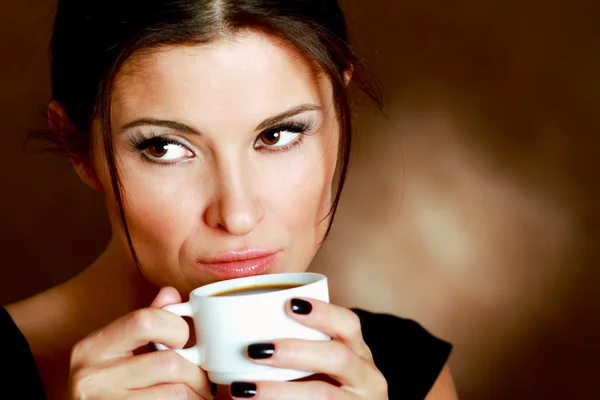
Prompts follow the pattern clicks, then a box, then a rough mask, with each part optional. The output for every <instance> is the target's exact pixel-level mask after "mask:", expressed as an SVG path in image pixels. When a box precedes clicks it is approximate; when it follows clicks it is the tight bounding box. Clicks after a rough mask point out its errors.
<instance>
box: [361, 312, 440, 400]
mask: <svg viewBox="0 0 600 400" xmlns="http://www.w3.org/2000/svg"><path fill="white" fill-rule="evenodd" d="M352 311H354V313H356V314H357V315H358V317H359V318H360V322H361V326H362V333H363V338H364V340H365V342H366V344H367V345H368V346H369V348H370V349H371V352H372V353H373V359H374V361H375V365H376V366H377V368H378V369H379V370H380V371H381V373H382V374H383V375H384V376H385V378H386V380H387V382H388V388H389V397H390V399H399V398H402V399H424V398H425V396H426V395H427V393H428V392H429V390H430V389H431V387H432V386H433V384H434V383H435V381H436V379H437V377H438V376H439V374H440V372H441V371H442V369H443V368H444V365H445V364H446V362H447V361H448V357H449V356H450V352H451V350H452V345H451V344H450V343H448V342H446V341H444V340H441V339H439V338H437V337H435V336H433V335H432V334H431V333H429V332H428V331H427V330H426V329H425V328H423V327H422V326H421V325H419V324H418V323H417V322H415V321H413V320H409V319H403V318H399V317H396V316H393V315H389V314H375V313H371V312H368V311H364V310H360V309H353V310H352Z"/></svg>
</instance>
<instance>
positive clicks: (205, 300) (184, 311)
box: [156, 272, 330, 385]
mask: <svg viewBox="0 0 600 400" xmlns="http://www.w3.org/2000/svg"><path fill="white" fill-rule="evenodd" d="M271 285H273V286H278V285H282V286H287V285H299V286H297V287H292V288H287V289H278V290H263V291H260V289H259V290H257V291H254V292H249V293H243V292H242V293H240V292H237V293H234V294H232V295H219V294H222V293H224V292H230V291H236V290H238V289H243V288H253V289H254V288H260V287H264V286H271ZM297 297H304V298H312V299H317V300H320V301H323V302H329V290H328V285H327V277H326V276H324V275H321V274H316V273H308V272H302V273H286V274H267V275H258V276H251V277H245V278H239V279H232V280H227V281H221V282H216V283H212V284H209V285H206V286H202V287H200V288H198V289H195V290H194V291H192V292H191V293H190V300H189V301H188V302H187V303H181V304H173V305H169V306H166V307H164V309H165V310H167V311H170V312H172V313H174V314H177V315H179V316H182V317H184V316H185V317H191V318H192V319H193V321H194V328H195V331H196V345H195V346H193V347H190V348H187V349H182V350H175V351H177V353H179V354H180V355H182V356H183V357H185V358H186V359H188V360H189V361H191V362H192V363H194V364H196V365H198V366H200V367H201V368H202V369H203V370H205V371H206V372H207V373H208V377H209V379H210V380H211V381H212V382H214V383H217V384H221V385H229V384H231V383H232V382H234V381H243V382H256V381H289V380H295V379H300V378H304V377H306V376H309V375H312V374H313V373H314V372H310V371H297V370H291V369H282V368H274V367H269V366H265V365H258V364H255V363H253V362H252V361H251V360H250V359H249V358H248V355H247V348H248V346H249V345H251V344H253V343H264V342H270V341H272V340H275V339H304V340H330V337H329V336H327V335H325V334H324V333H322V332H320V331H317V330H315V329H312V328H308V327H306V326H304V325H302V324H300V323H299V322H296V321H295V320H293V319H291V318H290V317H289V316H288V315H287V314H286V312H285V307H286V304H287V302H289V301H290V300H291V299H292V298H297ZM156 347H157V348H158V349H159V350H167V349H168V348H167V347H166V346H164V345H161V344H156Z"/></svg>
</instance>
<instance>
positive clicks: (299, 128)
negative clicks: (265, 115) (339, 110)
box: [254, 120, 314, 153]
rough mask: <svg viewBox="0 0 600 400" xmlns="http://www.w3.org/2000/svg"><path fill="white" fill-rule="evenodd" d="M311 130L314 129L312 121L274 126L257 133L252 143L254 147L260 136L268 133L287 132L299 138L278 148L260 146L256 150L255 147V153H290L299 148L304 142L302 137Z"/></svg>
mask: <svg viewBox="0 0 600 400" xmlns="http://www.w3.org/2000/svg"><path fill="white" fill-rule="evenodd" d="M313 128H314V121H313V120H304V121H298V122H292V121H290V122H283V123H281V124H279V125H275V126H273V127H271V128H268V129H265V130H264V131H262V132H261V133H259V134H258V136H257V137H256V140H255V141H254V145H255V146H256V144H257V143H258V141H259V140H260V136H262V135H266V134H269V133H276V132H282V131H288V132H293V133H297V134H299V135H301V136H299V137H298V138H297V139H295V140H294V141H293V142H291V143H290V144H288V145H285V146H280V147H274V146H261V147H258V148H257V147H255V149H256V151H259V152H261V153H282V152H286V151H290V150H291V149H293V148H295V147H298V146H300V145H301V144H302V143H303V142H304V135H306V134H308V132H310V131H311V130H312V129H313Z"/></svg>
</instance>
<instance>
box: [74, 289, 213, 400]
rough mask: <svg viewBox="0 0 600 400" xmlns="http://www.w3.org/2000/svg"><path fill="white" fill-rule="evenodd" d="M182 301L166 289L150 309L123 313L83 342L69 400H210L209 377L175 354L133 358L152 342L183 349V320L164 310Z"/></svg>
mask: <svg viewBox="0 0 600 400" xmlns="http://www.w3.org/2000/svg"><path fill="white" fill-rule="evenodd" d="M179 302H181V297H180V296H179V293H178V292H177V291H176V290H175V289H173V288H164V289H163V290H161V291H160V293H159V294H158V296H157V297H156V299H155V300H154V302H153V303H152V305H151V308H145V309H141V310H137V311H134V312H132V313H130V314H128V315H125V316H124V317H122V318H119V319H118V320H116V321H114V322H113V323H111V324H110V325H108V326H106V327H105V328H103V329H100V330H98V331H96V332H94V333H92V334H90V335H89V336H88V337H86V338H85V339H83V340H82V341H81V342H79V343H78V344H77V345H76V346H75V347H74V349H73V352H72V354H71V370H70V396H71V399H73V400H83V399H85V400H92V399H93V400H96V399H98V400H100V399H111V400H125V399H127V400H137V399H139V400H142V399H161V400H168V399H177V400H182V399H190V400H191V399H194V400H198V399H203V400H207V399H212V398H213V396H212V395H211V385H210V382H209V381H208V377H207V376H206V373H205V372H204V371H202V370H201V369H200V368H198V366H196V365H194V364H192V363H190V362H189V361H187V360H186V359H184V358H183V357H181V356H180V355H179V354H177V353H175V352H174V351H155V352H152V353H145V354H140V355H134V350H136V349H139V348H140V347H142V346H144V345H147V344H148V343H150V342H158V343H164V344H165V345H167V346H169V347H171V348H182V347H183V346H184V345H185V343H186V342H187V340H188V336H189V327H188V325H187V323H186V322H185V320H183V319H182V318H180V317H178V316H176V315H174V314H172V313H170V312H168V311H164V310H161V309H160V308H161V307H164V306H166V305H168V304H174V303H179Z"/></svg>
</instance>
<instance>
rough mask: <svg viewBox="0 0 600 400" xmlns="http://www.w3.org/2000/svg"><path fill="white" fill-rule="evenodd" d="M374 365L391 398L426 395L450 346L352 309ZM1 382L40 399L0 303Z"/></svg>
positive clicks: (24, 346) (22, 343) (19, 394)
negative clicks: (357, 317) (359, 323)
mask: <svg viewBox="0 0 600 400" xmlns="http://www.w3.org/2000/svg"><path fill="white" fill-rule="evenodd" d="M353 311H354V312H355V313H356V314H357V315H358V316H359V317H360V320H361V324H362V331H363V337H364V340H365V342H366V343H367V345H368V346H369V348H370V349H371V352H372V353H373V358H374V360H375V365H376V366H377V368H378V369H379V370H380V371H381V373H383V375H384V376H385V378H386V379H387V382H388V393H389V398H390V400H399V399H401V400H413V399H414V400H417V399H418V400H422V399H424V398H425V396H426V395H427V393H428V392H429V390H430V389H431V387H432V386H433V383H434V382H435V380H436V379H437V377H438V375H439V373H440V372H441V370H442V368H443V366H444V364H445V363H446V361H447V360H448V356H449V355H450V351H451V349H452V346H451V345H450V344H449V343H446V342H444V341H442V340H440V339H437V338H436V337H434V336H432V335H431V334H430V333H429V332H427V331H426V330H425V329H423V328H422V327H421V326H420V325H419V324H417V323H416V322H414V321H411V320H406V319H401V318H398V317H394V316H392V315H387V314H373V313H370V312H367V311H363V310H358V309H354V310H353ZM0 343H1V344H2V350H0V352H1V353H0V354H1V355H0V360H1V361H0V365H1V367H0V368H1V370H2V373H0V387H2V388H3V393H4V394H6V393H7V392H8V393H9V394H13V397H9V398H15V399H16V398H18V399H27V400H39V399H45V398H46V396H45V394H44V388H43V386H42V382H41V379H40V375H39V372H38V370H37V367H36V364H35V361H34V359H33V356H32V354H31V351H30V349H29V344H28V343H27V340H26V339H25V337H24V336H23V334H22V333H21V331H20V330H19V329H18V327H17V326H16V325H15V323H14V322H13V320H12V318H11V316H10V315H9V314H8V312H6V310H5V309H4V308H2V307H0Z"/></svg>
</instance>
